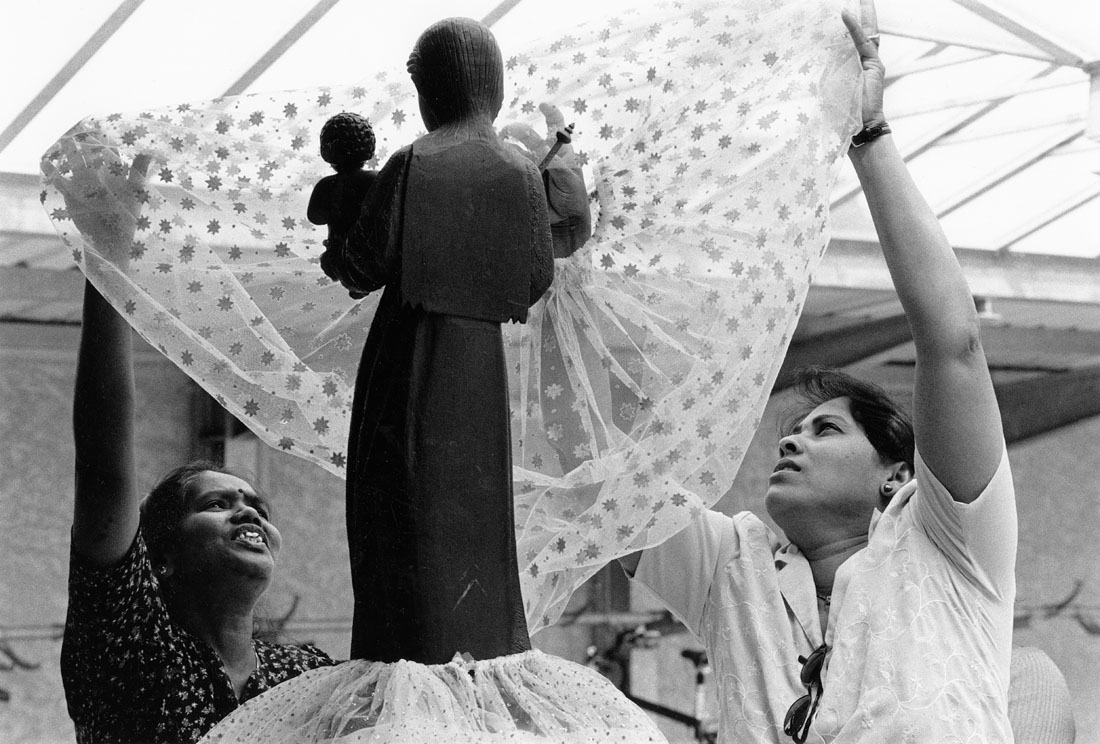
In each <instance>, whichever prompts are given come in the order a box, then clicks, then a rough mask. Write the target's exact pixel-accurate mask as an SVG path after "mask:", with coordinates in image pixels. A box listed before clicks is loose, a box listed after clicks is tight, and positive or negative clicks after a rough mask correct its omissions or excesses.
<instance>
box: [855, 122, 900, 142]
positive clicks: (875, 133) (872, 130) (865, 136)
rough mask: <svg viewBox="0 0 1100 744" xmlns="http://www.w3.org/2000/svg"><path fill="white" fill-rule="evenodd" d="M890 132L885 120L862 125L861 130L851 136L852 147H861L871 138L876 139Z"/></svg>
mask: <svg viewBox="0 0 1100 744" xmlns="http://www.w3.org/2000/svg"><path fill="white" fill-rule="evenodd" d="M890 132H891V129H890V125H889V124H887V123H886V122H882V123H880V124H872V125H870V126H867V127H864V128H863V130H862V131H860V132H859V133H858V134H856V135H855V136H854V137H852V147H863V146H864V145H866V144H867V143H868V142H870V141H871V140H876V139H878V138H879V137H881V136H882V135H884V134H890Z"/></svg>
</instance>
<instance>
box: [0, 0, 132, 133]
mask: <svg viewBox="0 0 1100 744" xmlns="http://www.w3.org/2000/svg"><path fill="white" fill-rule="evenodd" d="M142 2H143V0H123V2H122V4H121V5H119V6H118V7H117V8H116V9H115V12H113V13H111V15H110V16H109V17H108V18H107V20H105V21H104V22H103V24H102V25H101V26H100V27H99V28H98V29H96V32H95V33H94V34H92V36H91V38H89V39H88V40H87V41H86V42H84V44H83V45H82V46H81V47H80V49H77V50H76V53H75V54H74V55H73V56H72V58H70V59H69V61H68V62H66V63H65V65H64V66H63V67H62V68H61V69H60V70H59V71H58V73H57V74H56V75H54V76H53V77H52V78H51V79H50V81H49V82H48V83H46V85H45V86H44V87H43V88H42V90H40V91H39V92H38V95H36V96H35V97H34V99H33V100H31V102H30V103H28V104H27V105H26V107H25V108H24V109H23V110H22V111H20V112H19V113H18V114H17V115H16V117H15V119H13V120H12V122H11V123H10V124H8V126H7V127H6V128H5V129H4V131H3V132H0V152H3V151H4V149H5V148H7V146H8V145H10V144H11V143H12V140H14V139H15V138H16V137H18V136H19V133H20V132H22V131H23V129H25V128H26V126H27V125H28V124H30V123H31V121H32V120H33V119H34V117H36V116H38V114H39V113H41V111H42V109H44V108H45V107H46V104H48V103H49V102H50V101H52V100H53V99H54V97H55V96H56V95H57V94H58V93H59V92H61V89H62V88H64V87H65V86H66V85H68V84H69V81H70V80H72V79H73V76H74V75H76V73H77V72H79V71H80V69H81V68H82V67H84V65H86V64H88V60H90V59H91V58H92V57H93V56H95V53H96V52H98V51H99V50H100V48H101V47H102V46H103V45H104V44H106V43H107V40H108V39H110V38H111V37H112V36H113V35H114V33H115V31H118V30H119V29H120V28H122V24H124V23H126V19H128V18H129V17H130V16H131V15H132V14H133V12H134V11H135V10H137V9H138V6H140V5H141V3H142ZM8 72H9V74H15V73H14V71H11V70H9V71H8Z"/></svg>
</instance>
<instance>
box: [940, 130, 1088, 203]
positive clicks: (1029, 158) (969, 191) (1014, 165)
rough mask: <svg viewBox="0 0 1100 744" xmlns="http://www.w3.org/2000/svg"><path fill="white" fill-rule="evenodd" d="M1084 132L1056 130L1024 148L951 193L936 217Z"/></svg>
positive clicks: (974, 197) (995, 185) (1024, 168)
mask: <svg viewBox="0 0 1100 744" xmlns="http://www.w3.org/2000/svg"><path fill="white" fill-rule="evenodd" d="M1082 134H1084V129H1083V128H1082V127H1074V128H1073V129H1072V130H1070V131H1069V132H1068V133H1067V132H1066V131H1065V130H1062V131H1060V132H1058V133H1057V134H1056V135H1055V136H1054V137H1050V138H1048V139H1046V140H1044V141H1043V142H1041V143H1040V144H1039V145H1038V146H1037V147H1034V148H1031V149H1029V150H1026V151H1024V152H1022V153H1020V154H1019V155H1017V156H1016V157H1015V158H1012V159H1010V160H1007V161H1005V162H1004V163H1001V164H1000V167H998V168H997V169H996V170H994V171H992V172H990V173H987V174H986V175H985V176H984V177H983V178H981V179H979V180H978V181H976V182H975V183H972V184H970V185H969V186H967V187H966V188H964V189H962V190H961V191H958V192H956V193H955V194H952V195H951V196H950V197H948V198H947V199H945V200H944V202H943V206H941V207H940V208H939V209H938V210H937V212H936V217H937V218H943V217H945V216H946V215H949V214H951V213H952V212H954V211H955V210H956V209H958V208H959V207H962V206H964V205H966V204H969V203H970V202H972V201H974V200H975V199H977V198H978V197H979V196H981V195H982V194H985V193H987V192H988V191H990V190H992V189H994V188H996V187H997V186H998V185H1000V184H1002V183H1004V182H1005V181H1006V180H1008V179H1009V178H1011V177H1012V176H1015V175H1016V174H1017V173H1020V172H1021V171H1024V170H1026V169H1028V168H1030V167H1031V166H1032V165H1035V163H1038V162H1039V161H1040V160H1042V159H1043V158H1044V157H1046V156H1047V155H1049V154H1050V153H1052V152H1054V151H1055V150H1057V149H1058V148H1060V147H1063V146H1065V145H1068V144H1070V143H1071V142H1073V141H1075V140H1077V139H1080V137H1081V135H1082Z"/></svg>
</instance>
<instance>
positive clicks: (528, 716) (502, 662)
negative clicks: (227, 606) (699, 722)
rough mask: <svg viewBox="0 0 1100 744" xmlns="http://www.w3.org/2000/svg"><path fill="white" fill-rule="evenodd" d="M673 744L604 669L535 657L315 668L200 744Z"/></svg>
mask: <svg viewBox="0 0 1100 744" xmlns="http://www.w3.org/2000/svg"><path fill="white" fill-rule="evenodd" d="M664 741H665V738H664V736H662V735H661V733H660V731H659V730H658V729H657V727H656V725H655V724H654V723H653V722H652V721H651V720H650V718H649V717H648V716H647V715H646V713H645V712H644V711H642V710H641V709H640V708H638V707H637V706H636V705H634V704H633V703H631V702H630V701H629V700H627V699H626V698H625V697H624V696H623V694H622V693H621V692H619V691H618V690H617V689H616V688H615V687H614V686H613V685H612V684H611V682H609V681H608V680H607V679H606V678H605V677H603V676H602V675H600V674H599V673H598V672H596V671H595V670H592V669H589V668H588V667H585V666H581V665H580V664H576V663H574V662H571V661H567V660H565V659H562V658H560V657H556V656H551V655H549V654H544V653H542V652H540V651H528V652H525V653H522V654H514V655H511V656H502V657H498V658H495V659H487V660H483V661H465V660H463V659H462V658H460V657H457V656H456V657H455V659H454V660H453V661H451V662H450V663H447V664H435V665H425V664H418V663H416V662H411V661H398V662H395V663H385V662H378V661H366V660H362V659H360V660H355V661H347V662H343V663H341V664H338V665H336V666H332V667H322V668H320V669H313V670H311V671H308V672H306V673H304V674H302V675H300V676H298V677H295V678H294V679H291V680H288V681H287V682H284V683H282V684H280V685H278V686H276V687H273V688H272V689H270V690H268V691H267V692H265V693H264V694H263V695H260V696H259V697H256V698H253V699H252V700H250V701H248V702H247V703H245V704H244V705H243V706H241V707H240V708H238V709H237V710H236V711H235V712H234V713H232V714H231V715H229V716H228V717H227V718H225V719H224V720H223V721H222V722H221V723H219V724H218V725H217V726H215V727H214V728H213V729H212V730H211V731H210V732H209V733H208V734H207V735H206V736H205V737H204V738H203V739H202V740H201V744H215V743H216V744H237V743H238V742H263V743H264V744H280V743H285V744H292V743H293V744H303V743H305V742H311V743H312V742H333V744H336V743H339V744H352V742H354V743H355V744H360V743H361V744H367V743H370V744H376V743H379V744H380V743H381V742H385V743H386V744H436V743H437V742H448V743H450V742H463V743H465V742H509V743H512V742H514V743H516V744H520V743H524V742H532V743H536V742H537V743H538V744H547V743H548V742H555V743H560V744H606V743H607V742H625V743H626V744H635V742H637V743H638V744H643V743H645V742H664Z"/></svg>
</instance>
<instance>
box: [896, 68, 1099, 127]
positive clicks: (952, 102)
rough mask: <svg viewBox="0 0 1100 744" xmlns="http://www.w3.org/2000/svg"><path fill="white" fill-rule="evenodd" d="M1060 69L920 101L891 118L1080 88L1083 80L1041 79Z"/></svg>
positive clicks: (1047, 70) (998, 102)
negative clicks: (991, 86) (1027, 78)
mask: <svg viewBox="0 0 1100 744" xmlns="http://www.w3.org/2000/svg"><path fill="white" fill-rule="evenodd" d="M1058 69H1060V68H1059V67H1058V66H1057V65H1051V66H1050V67H1048V68H1046V69H1045V70H1043V71H1042V72H1040V73H1039V74H1038V75H1036V76H1034V77H1033V78H1031V79H1029V80H1028V81H1027V82H1024V83H1022V84H1019V83H1018V84H1015V85H1003V86H1000V87H997V88H987V89H984V90H981V91H977V92H973V93H969V94H966V95H962V96H957V97H948V98H933V99H931V100H926V101H920V102H919V103H917V104H915V105H913V106H909V107H907V108H903V109H899V110H898V111H896V112H894V113H891V114H890V118H891V119H893V120H897V119H902V118H904V117H907V116H918V115H920V114H928V113H932V112H934V111H942V110H944V109H950V108H962V107H964V106H973V105H975V104H979V103H997V104H1000V103H1003V102H1005V101H1007V100H1008V99H1010V98H1016V97H1018V96H1026V95H1028V94H1030V93H1042V92H1044V91H1048V90H1057V89H1058V88H1072V87H1076V86H1080V85H1081V84H1082V81H1081V80H1041V79H1040V78H1043V77H1046V76H1047V75H1049V74H1050V73H1052V72H1054V71H1055V70H1058Z"/></svg>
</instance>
